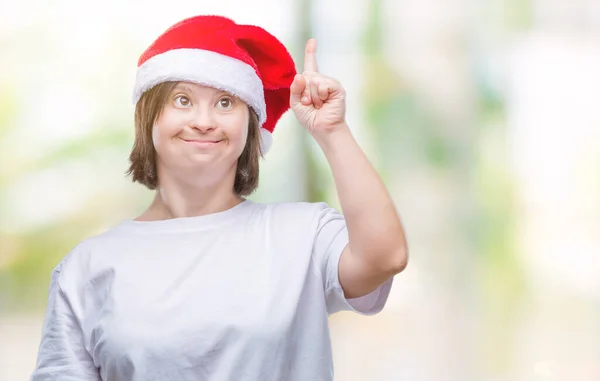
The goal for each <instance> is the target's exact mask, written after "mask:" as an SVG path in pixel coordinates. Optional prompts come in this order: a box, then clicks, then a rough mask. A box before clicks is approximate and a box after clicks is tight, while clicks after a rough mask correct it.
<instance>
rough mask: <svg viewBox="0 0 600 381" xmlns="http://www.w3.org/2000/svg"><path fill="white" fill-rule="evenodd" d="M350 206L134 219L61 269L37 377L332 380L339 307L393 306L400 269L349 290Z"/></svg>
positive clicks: (371, 310)
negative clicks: (358, 293)
mask: <svg viewBox="0 0 600 381" xmlns="http://www.w3.org/2000/svg"><path fill="white" fill-rule="evenodd" d="M347 243H348V233H347V229H346V223H345V220H344V218H343V216H342V215H341V214H340V213H338V212H337V211H336V210H335V209H333V208H330V207H328V206H327V205H326V204H324V203H276V204H260V203H254V202H252V201H249V200H246V201H244V202H242V203H241V204H239V205H237V206H235V207H233V208H231V209H229V210H226V211H224V212H220V213H215V214H210V215H206V216H199V217H188V218H176V219H170V220H163V221H154V222H140V221H132V220H127V221H124V222H122V223H121V224H119V225H117V226H116V227H114V228H112V229H110V230H108V231H107V232H105V233H103V234H101V235H98V236H95V237H92V238H89V239H87V240H85V241H83V242H82V243H81V244H79V245H78V246H77V247H76V248H74V249H73V250H72V251H71V252H70V253H69V254H68V255H67V256H66V257H65V258H64V259H63V260H62V261H61V262H60V263H59V264H58V265H57V267H56V268H55V270H54V271H53V272H52V280H51V284H50V293H49V299H48V306H47V312H46V317H45V323H44V327H43V332H42V340H41V344H40V348H39V354H38V359H37V364H36V368H35V370H34V372H33V374H32V377H31V380H32V381H42V380H53V381H71V380H72V381H75V380H77V381H86V380H104V381H109V380H110V381H130V380H132V381H133V380H135V381H154V380H156V381H159V380H160V381H165V380H177V381H187V380H210V381H271V380H272V381H279V380H285V381H308V380H310V381H321V380H323V381H325V380H327V381H330V380H332V379H333V364H332V352H331V342H330V336H329V329H328V316H329V315H330V314H332V313H334V312H337V311H341V310H351V311H356V312H358V313H360V314H363V315H373V314H375V313H377V312H379V311H381V310H382V308H383V306H384V304H385V302H386V300H387V297H388V294H389V292H390V289H391V286H392V281H393V280H392V279H390V280H389V281H388V282H386V283H385V284H384V285H382V286H381V287H379V288H378V289H377V290H375V291H373V292H372V293H371V294H369V295H366V296H364V297H361V298H356V299H350V300H347V299H346V298H344V294H343V291H342V289H341V286H340V283H339V280H338V262H339V258H340V254H341V253H342V250H343V249H344V247H345V246H346V245H347Z"/></svg>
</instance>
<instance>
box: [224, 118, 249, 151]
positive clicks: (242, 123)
mask: <svg viewBox="0 0 600 381" xmlns="http://www.w3.org/2000/svg"><path fill="white" fill-rule="evenodd" d="M248 122H249V120H248V117H247V116H245V115H242V116H240V117H239V118H237V120H236V122H235V125H236V128H233V129H230V131H229V134H228V135H229V140H230V143H232V144H233V145H234V146H235V148H236V151H237V153H238V154H241V153H242V151H244V147H245V146H246V140H247V139H248Z"/></svg>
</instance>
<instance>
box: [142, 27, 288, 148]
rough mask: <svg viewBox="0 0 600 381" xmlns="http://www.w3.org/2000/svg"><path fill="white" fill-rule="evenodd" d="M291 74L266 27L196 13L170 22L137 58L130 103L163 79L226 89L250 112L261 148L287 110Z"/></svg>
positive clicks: (284, 53) (279, 46) (284, 54)
mask: <svg viewBox="0 0 600 381" xmlns="http://www.w3.org/2000/svg"><path fill="white" fill-rule="evenodd" d="M295 74H296V68H295V65H294V61H293V59H292V57H291V56H290V54H289V52H288V51H287V49H286V48H285V46H284V45H283V44H282V43H281V42H280V41H279V40H278V39H277V38H276V37H274V36H273V35H271V34H270V33H268V32H267V31H266V30H264V29H262V28H260V27H257V26H254V25H240V24H236V23H235V22H234V21H232V20H230V19H228V18H226V17H221V16H196V17H191V18H188V19H185V20H183V21H180V22H178V23H177V24H175V25H173V26H171V27H170V28H169V29H167V30H166V31H165V32H164V33H163V34H162V35H160V36H159V37H158V38H157V39H156V40H155V41H154V42H153V43H152V44H151V45H150V47H148V49H146V51H145V52H144V53H143V54H142V55H141V57H140V59H139V61H138V68H137V75H136V81H135V88H134V93H133V102H134V103H137V102H138V101H139V100H140V98H141V96H142V94H143V93H144V92H145V91H147V90H149V89H151V88H152V87H154V86H156V85H158V84H160V83H162V82H167V81H187V82H194V83H198V84H202V85H205V86H211V87H214V88H217V89H220V90H224V91H227V92H229V93H231V94H232V95H234V96H237V97H239V98H240V99H241V100H243V101H244V102H246V103H247V104H248V105H249V106H250V107H252V109H253V110H254V111H255V112H256V114H257V115H258V119H259V124H260V126H261V145H262V149H263V153H266V152H267V151H268V150H269V148H270V146H271V142H272V137H271V134H272V133H273V130H274V129H275V125H276V124H277V121H278V120H279V119H280V118H281V116H282V115H283V114H284V113H285V112H286V111H287V110H288V109H289V97H290V85H291V83H292V81H293V79H294V76H295Z"/></svg>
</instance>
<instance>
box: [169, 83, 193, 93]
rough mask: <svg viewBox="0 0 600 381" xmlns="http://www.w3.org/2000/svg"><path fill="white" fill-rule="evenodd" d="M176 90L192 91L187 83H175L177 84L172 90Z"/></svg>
mask: <svg viewBox="0 0 600 381" xmlns="http://www.w3.org/2000/svg"><path fill="white" fill-rule="evenodd" d="M177 90H185V91H187V92H189V93H193V91H192V88H191V87H189V86H188V85H184V84H182V83H179V84H177V86H175V88H174V89H173V91H177Z"/></svg>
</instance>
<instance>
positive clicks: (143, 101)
mask: <svg viewBox="0 0 600 381" xmlns="http://www.w3.org/2000/svg"><path fill="white" fill-rule="evenodd" d="M176 85H177V82H164V83H161V84H158V85H156V86H155V87H153V88H152V89H150V90H148V91H146V92H145V93H144V94H143V95H142V97H141V98H140V100H139V101H138V103H137V104H136V106H135V141H134V144H133V149H132V150H131V154H130V155H129V162H130V166H129V170H127V172H126V173H127V175H128V176H129V175H130V176H131V178H132V181H133V182H138V183H140V184H143V185H144V186H146V188H148V189H150V190H154V189H156V185H157V184H158V174H157V170H156V150H155V149H154V144H153V143H152V126H153V125H154V123H155V122H156V120H157V119H158V118H159V117H160V114H161V113H162V111H163V109H164V106H165V104H166V101H167V98H168V97H169V95H170V94H171V92H172V91H173V89H174V88H175V86H176ZM249 111H250V122H249V125H248V138H247V140H246V146H245V147H244V151H243V152H242V154H241V155H240V157H239V159H238V162H237V169H236V174H235V182H234V184H233V191H234V192H235V193H236V194H237V195H239V196H247V195H249V194H251V193H252V192H254V190H256V188H257V187H258V174H259V171H258V160H259V158H260V157H262V151H261V147H260V126H259V124H258V116H257V115H256V112H254V110H252V108H249Z"/></svg>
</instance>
